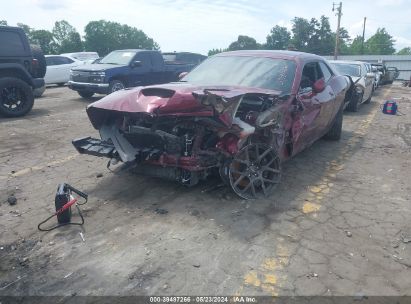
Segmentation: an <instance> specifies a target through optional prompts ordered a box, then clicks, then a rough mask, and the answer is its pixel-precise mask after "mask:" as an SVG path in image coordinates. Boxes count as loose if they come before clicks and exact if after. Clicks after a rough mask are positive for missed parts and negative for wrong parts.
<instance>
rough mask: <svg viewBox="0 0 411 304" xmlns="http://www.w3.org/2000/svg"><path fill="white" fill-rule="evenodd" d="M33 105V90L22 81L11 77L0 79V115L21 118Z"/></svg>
mask: <svg viewBox="0 0 411 304" xmlns="http://www.w3.org/2000/svg"><path fill="white" fill-rule="evenodd" d="M33 103H34V96H33V90H32V88H31V87H30V86H29V85H28V84H27V83H25V82H24V81H23V80H21V79H18V78H13V77H5V78H2V79H0V114H3V115H4V116H7V117H19V116H23V115H25V114H27V113H28V112H29V111H30V110H31V109H32V108H33Z"/></svg>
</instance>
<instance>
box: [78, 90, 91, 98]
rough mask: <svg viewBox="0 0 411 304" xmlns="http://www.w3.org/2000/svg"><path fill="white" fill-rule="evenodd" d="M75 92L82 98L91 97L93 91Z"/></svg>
mask: <svg viewBox="0 0 411 304" xmlns="http://www.w3.org/2000/svg"><path fill="white" fill-rule="evenodd" d="M77 93H78V94H79V95H80V96H81V97H83V98H91V97H92V96H93V95H94V93H93V92H90V91H77Z"/></svg>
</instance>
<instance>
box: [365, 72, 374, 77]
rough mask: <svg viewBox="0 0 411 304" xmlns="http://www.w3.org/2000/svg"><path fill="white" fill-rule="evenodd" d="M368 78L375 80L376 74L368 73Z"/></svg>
mask: <svg viewBox="0 0 411 304" xmlns="http://www.w3.org/2000/svg"><path fill="white" fill-rule="evenodd" d="M366 76H367V78H374V77H375V74H374V73H367V75H366Z"/></svg>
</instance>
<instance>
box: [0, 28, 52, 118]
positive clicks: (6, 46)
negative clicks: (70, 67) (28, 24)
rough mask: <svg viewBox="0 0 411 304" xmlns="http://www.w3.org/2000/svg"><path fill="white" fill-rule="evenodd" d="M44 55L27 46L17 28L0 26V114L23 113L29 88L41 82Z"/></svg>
mask: <svg viewBox="0 0 411 304" xmlns="http://www.w3.org/2000/svg"><path fill="white" fill-rule="evenodd" d="M45 72H46V66H45V64H44V55H43V53H42V52H41V49H40V48H38V47H35V46H30V45H29V42H28V39H27V36H26V34H25V33H24V31H23V30H22V29H21V28H18V27H11V26H0V115H3V116H8V117H18V116H23V115H25V114H27V113H28V112H30V110H31V109H32V107H33V104H34V96H33V90H35V89H37V88H40V87H42V86H43V85H44V79H43V76H44V73H45Z"/></svg>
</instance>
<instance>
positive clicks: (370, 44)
mask: <svg viewBox="0 0 411 304" xmlns="http://www.w3.org/2000/svg"><path fill="white" fill-rule="evenodd" d="M394 42H395V40H394V39H393V37H392V36H391V35H390V34H388V32H387V31H386V29H385V28H379V29H377V32H376V33H375V34H374V35H373V36H371V37H370V38H369V39H368V40H367V50H368V54H369V55H391V54H394V52H395V48H394Z"/></svg>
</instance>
